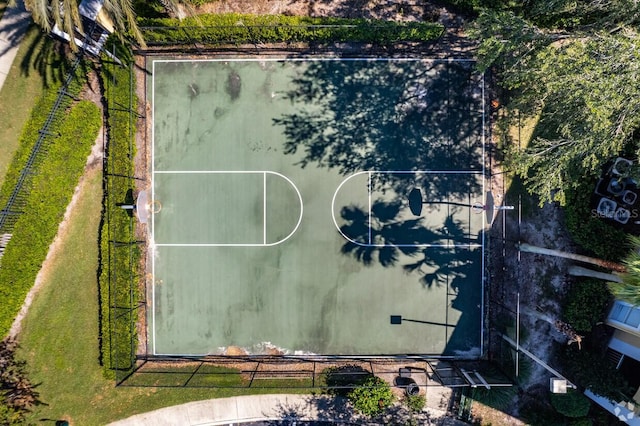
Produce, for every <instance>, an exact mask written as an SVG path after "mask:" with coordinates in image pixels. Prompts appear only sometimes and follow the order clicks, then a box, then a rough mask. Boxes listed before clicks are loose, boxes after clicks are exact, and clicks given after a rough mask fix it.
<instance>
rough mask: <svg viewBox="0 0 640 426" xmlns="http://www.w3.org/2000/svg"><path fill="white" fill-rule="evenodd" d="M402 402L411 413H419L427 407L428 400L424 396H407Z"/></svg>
mask: <svg viewBox="0 0 640 426" xmlns="http://www.w3.org/2000/svg"><path fill="white" fill-rule="evenodd" d="M402 402H403V403H404V405H406V406H407V408H408V409H409V410H410V411H412V412H414V413H419V412H420V411H422V410H424V406H425V405H427V398H426V397H425V396H424V395H405V397H404V399H403V400H402Z"/></svg>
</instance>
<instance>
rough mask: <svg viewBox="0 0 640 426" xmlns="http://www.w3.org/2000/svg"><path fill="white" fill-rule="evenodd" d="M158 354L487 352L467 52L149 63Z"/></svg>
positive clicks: (476, 113)
mask: <svg viewBox="0 0 640 426" xmlns="http://www.w3.org/2000/svg"><path fill="white" fill-rule="evenodd" d="M149 71H150V75H149V76H148V77H147V78H148V79H149V80H148V83H147V87H148V90H149V93H148V99H149V100H150V102H151V112H152V114H151V116H152V126H151V129H152V130H151V132H152V134H151V138H150V139H151V144H152V160H151V172H150V175H151V181H150V183H149V188H148V190H147V193H148V194H149V195H148V197H149V202H150V203H151V205H152V206H153V208H152V209H151V212H150V217H149V220H148V223H147V225H146V226H147V232H148V235H149V261H148V265H149V273H148V274H147V276H148V277H149V278H148V283H147V285H148V294H149V300H150V309H148V318H147V327H148V333H147V334H148V339H149V342H148V348H149V352H150V353H151V354H155V355H198V356H200V355H207V354H222V353H225V351H226V350H227V349H228V348H229V347H238V348H243V349H244V350H246V351H247V352H248V353H251V354H261V353H267V352H272V351H273V350H274V349H275V350H279V351H281V352H283V353H286V354H300V355H301V354H319V355H368V356H373V355H398V354H424V355H451V356H457V357H462V358H464V357H475V356H479V355H480V353H481V350H482V340H483V339H482V338H483V325H482V317H483V281H484V277H483V270H484V261H483V259H484V257H483V254H484V232H485V230H486V229H487V223H488V220H487V216H486V215H485V214H483V212H482V207H483V205H484V204H483V203H484V202H485V198H486V195H485V194H486V189H485V168H484V164H485V158H484V157H485V150H484V81H483V77H482V75H481V74H479V73H477V72H476V71H475V69H474V63H473V62H470V61H463V60H460V61H456V60H450V61H436V60H424V59H393V60H392V59H388V60H380V59H378V60H368V59H349V60H338V59H313V60H311V59H305V60H302V59H300V60H291V59H288V60H285V59H281V60H280V59H260V60H258V59H215V60H214V59H212V60H187V59H180V58H177V59H175V58H174V59H169V58H167V59H150V60H149Z"/></svg>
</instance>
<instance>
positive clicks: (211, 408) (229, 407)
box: [111, 394, 347, 426]
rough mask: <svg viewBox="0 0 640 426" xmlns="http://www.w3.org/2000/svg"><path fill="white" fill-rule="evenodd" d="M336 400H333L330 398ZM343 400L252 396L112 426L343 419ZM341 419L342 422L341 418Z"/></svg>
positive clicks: (168, 410)
mask: <svg viewBox="0 0 640 426" xmlns="http://www.w3.org/2000/svg"><path fill="white" fill-rule="evenodd" d="M331 400H333V398H331ZM342 405H343V403H341V401H335V402H334V401H329V399H328V398H326V397H314V396H312V395H289V394H274V395H249V396H237V397H233V398H219V399H209V400H205V401H197V402H190V403H187V404H182V405H175V406H173V407H166V408H161V409H159V410H155V411H149V412H147V413H143V414H138V415H135V416H132V417H129V418H128V419H124V420H119V421H117V422H114V423H111V426H165V425H167V426H169V425H181V426H204V425H226V424H232V423H238V422H252V421H253V422H256V421H260V420H282V419H290V420H325V421H327V420H336V421H338V422H340V421H341V420H342V421H344V422H345V424H347V421H346V419H345V418H344V417H345V414H346V413H345V412H344V411H342V410H341V409H339V408H342V407H341V406H342ZM341 417H342V419H340V418H341Z"/></svg>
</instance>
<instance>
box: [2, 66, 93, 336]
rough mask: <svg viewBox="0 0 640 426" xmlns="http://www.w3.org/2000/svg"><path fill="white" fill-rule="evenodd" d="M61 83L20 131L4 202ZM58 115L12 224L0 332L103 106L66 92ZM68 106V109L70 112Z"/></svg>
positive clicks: (22, 292)
mask: <svg viewBox="0 0 640 426" xmlns="http://www.w3.org/2000/svg"><path fill="white" fill-rule="evenodd" d="M82 73H83V71H82V70H80V69H79V70H78V73H77V75H76V78H75V80H74V81H73V82H72V84H71V85H70V87H69V88H68V89H67V93H69V94H71V95H72V96H73V95H76V94H78V93H79V92H80V88H81V87H82V80H83V79H82ZM59 87H60V86H59V85H57V86H55V87H51V88H50V90H48V91H47V92H46V93H45V94H44V95H43V96H42V98H41V99H40V100H39V101H38V103H37V104H36V106H35V107H34V109H33V111H32V113H31V117H30V119H29V121H28V122H27V124H26V125H25V127H24V129H23V132H22V135H21V137H20V146H19V148H18V151H17V152H16V155H15V157H14V159H13V162H12V164H11V166H10V168H9V171H8V172H7V177H6V180H5V183H4V185H3V187H2V190H1V191H0V203H1V204H2V206H4V205H6V202H7V199H8V196H9V194H10V193H11V192H12V191H13V188H14V187H15V186H16V183H17V181H18V178H19V176H20V172H21V171H22V169H23V168H24V167H25V165H26V162H27V159H28V157H29V155H30V153H31V151H32V149H33V147H34V145H35V143H36V141H37V139H38V136H39V133H38V131H39V130H40V129H41V128H42V126H43V124H44V123H45V120H46V119H47V116H48V115H49V112H50V111H51V109H52V107H53V105H54V103H55V101H56V98H57V90H58V89H59ZM65 101H66V102H67V104H65V105H63V107H62V108H63V110H62V111H60V114H58V115H57V116H56V117H57V118H56V119H55V120H54V121H53V122H52V123H51V125H50V127H49V130H48V131H49V132H50V133H51V134H52V135H56V136H51V137H50V140H47V143H46V144H45V145H43V148H44V149H45V150H46V154H44V155H41V156H40V157H39V158H41V159H40V160H39V161H38V162H37V164H35V169H34V171H35V174H34V175H33V176H32V178H31V180H30V182H29V191H28V195H27V197H26V199H24V200H22V202H23V204H24V211H23V213H22V214H21V215H20V217H19V218H18V220H17V221H16V223H15V225H14V227H13V231H12V232H13V234H12V235H13V236H12V238H11V240H10V242H9V244H8V245H7V247H6V249H5V252H4V256H3V258H2V267H1V268H0V300H2V303H0V335H2V336H4V335H6V334H7V333H8V331H9V329H10V327H11V324H12V323H13V320H14V318H15V316H16V315H17V313H18V311H19V310H20V307H21V306H22V303H23V302H24V299H25V297H26V295H27V293H28V292H29V290H30V289H31V287H32V286H33V283H34V281H35V277H36V275H37V274H38V271H39V270H40V268H41V266H42V262H43V261H44V259H45V257H46V255H47V252H48V250H49V245H50V244H51V243H52V242H53V239H54V237H55V235H56V233H57V231H58V225H59V223H60V221H61V220H62V218H63V216H64V212H65V210H66V207H67V205H68V204H69V202H70V201H71V197H72V196H73V192H74V188H75V187H76V185H77V184H78V180H79V178H80V176H81V174H82V172H83V170H84V166H85V163H86V160H87V156H88V155H89V153H90V151H91V146H92V145H93V143H94V142H95V139H96V137H97V135H98V130H99V129H100V125H101V119H100V111H99V109H98V107H97V106H95V105H94V104H92V103H90V102H87V101H81V102H79V103H75V104H72V102H71V98H65ZM65 110H66V113H65Z"/></svg>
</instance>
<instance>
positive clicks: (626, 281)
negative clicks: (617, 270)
mask: <svg viewBox="0 0 640 426" xmlns="http://www.w3.org/2000/svg"><path fill="white" fill-rule="evenodd" d="M629 242H630V243H631V246H632V247H633V249H632V250H631V251H630V252H629V254H628V255H627V257H625V258H624V260H623V261H622V263H623V264H624V265H625V267H626V271H625V272H624V273H623V274H622V275H621V276H620V278H621V279H622V282H609V283H608V285H609V289H610V290H611V293H613V295H614V296H615V297H616V298H618V299H620V300H624V301H625V302H628V303H630V304H632V305H634V306H640V237H638V236H630V237H629Z"/></svg>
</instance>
